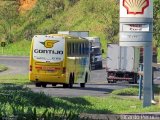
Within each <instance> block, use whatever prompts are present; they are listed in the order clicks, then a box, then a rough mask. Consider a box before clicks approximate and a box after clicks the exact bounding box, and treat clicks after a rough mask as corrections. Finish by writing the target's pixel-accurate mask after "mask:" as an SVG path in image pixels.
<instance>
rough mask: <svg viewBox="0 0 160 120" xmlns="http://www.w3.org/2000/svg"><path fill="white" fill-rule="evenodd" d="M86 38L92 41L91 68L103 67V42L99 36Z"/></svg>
mask: <svg viewBox="0 0 160 120" xmlns="http://www.w3.org/2000/svg"><path fill="white" fill-rule="evenodd" d="M86 39H88V40H89V42H90V46H91V47H90V48H91V50H90V59H91V60H90V64H91V69H92V70H94V69H102V67H103V64H102V53H103V50H101V43H100V38H99V37H86Z"/></svg>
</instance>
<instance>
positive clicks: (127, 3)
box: [123, 0, 149, 15]
mask: <svg viewBox="0 0 160 120" xmlns="http://www.w3.org/2000/svg"><path fill="white" fill-rule="evenodd" d="M123 6H124V7H125V8H126V9H127V14H134V15H136V14H144V10H145V9H146V8H147V7H148V6H149V0H123Z"/></svg>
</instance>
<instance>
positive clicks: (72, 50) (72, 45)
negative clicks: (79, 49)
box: [72, 43, 75, 55]
mask: <svg viewBox="0 0 160 120" xmlns="http://www.w3.org/2000/svg"><path fill="white" fill-rule="evenodd" d="M74 53H75V51H74V43H72V55H74Z"/></svg>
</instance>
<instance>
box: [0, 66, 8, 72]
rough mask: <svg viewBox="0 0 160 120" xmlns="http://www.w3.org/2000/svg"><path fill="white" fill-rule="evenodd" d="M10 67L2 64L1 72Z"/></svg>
mask: <svg viewBox="0 0 160 120" xmlns="http://www.w3.org/2000/svg"><path fill="white" fill-rule="evenodd" d="M7 69H8V68H7V67H6V66H4V65H0V72H2V71H5V70H7Z"/></svg>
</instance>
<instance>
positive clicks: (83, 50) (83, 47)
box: [82, 43, 85, 55]
mask: <svg viewBox="0 0 160 120" xmlns="http://www.w3.org/2000/svg"><path fill="white" fill-rule="evenodd" d="M82 54H83V55H84V54H85V45H84V43H83V44H82Z"/></svg>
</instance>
